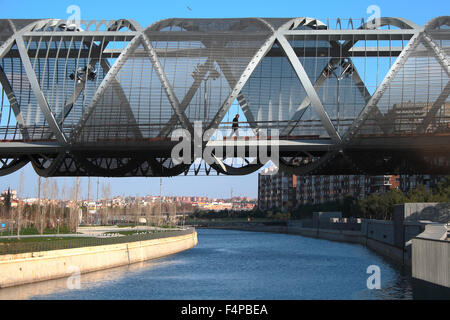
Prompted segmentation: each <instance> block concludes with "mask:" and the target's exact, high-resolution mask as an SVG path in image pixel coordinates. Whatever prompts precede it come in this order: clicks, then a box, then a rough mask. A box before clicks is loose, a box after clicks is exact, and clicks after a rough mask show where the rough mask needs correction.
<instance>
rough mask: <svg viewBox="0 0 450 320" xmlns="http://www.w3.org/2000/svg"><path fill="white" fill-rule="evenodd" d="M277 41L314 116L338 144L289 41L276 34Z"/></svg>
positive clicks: (335, 135)
mask: <svg viewBox="0 0 450 320" xmlns="http://www.w3.org/2000/svg"><path fill="white" fill-rule="evenodd" d="M277 41H278V43H279V44H280V47H281V48H282V49H283V51H284V52H285V53H286V56H287V58H288V59H289V62H290V63H291V65H292V67H293V68H294V71H295V72H296V74H297V77H298V79H299V80H300V83H301V84H302V86H303V88H304V89H305V91H306V94H307V95H308V97H309V100H310V101H311V105H312V107H313V108H314V110H315V111H316V114H317V116H318V117H319V119H320V121H321V122H322V125H323V126H324V127H325V130H326V131H327V132H328V134H329V136H330V138H331V139H332V140H333V141H334V142H336V143H339V142H340V141H341V137H340V136H339V133H338V132H337V130H336V128H335V127H334V125H333V123H332V122H331V120H330V118H329V117H328V114H327V112H326V111H325V109H324V107H323V105H322V102H321V101H320V98H319V96H318V95H317V92H316V90H315V89H314V86H313V85H312V83H311V81H310V80H309V77H308V74H307V73H306V71H305V69H304V68H303V66H302V64H301V63H300V60H299V59H298V57H297V55H296V54H295V52H294V50H293V49H292V47H291V45H290V44H289V41H287V40H286V38H285V37H284V35H283V34H277Z"/></svg>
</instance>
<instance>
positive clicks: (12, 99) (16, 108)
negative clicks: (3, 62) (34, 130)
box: [0, 66, 30, 140]
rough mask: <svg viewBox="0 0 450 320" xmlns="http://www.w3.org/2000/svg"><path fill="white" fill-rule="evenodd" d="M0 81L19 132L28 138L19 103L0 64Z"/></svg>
mask: <svg viewBox="0 0 450 320" xmlns="http://www.w3.org/2000/svg"><path fill="white" fill-rule="evenodd" d="M0 83H1V85H2V87H3V90H5V93H6V97H7V98H8V101H9V104H10V105H11V108H12V110H13V112H14V116H15V117H16V121H17V123H18V125H19V128H20V132H21V133H22V136H23V138H24V139H25V140H27V139H29V138H30V136H29V134H28V130H27V128H26V126H25V121H24V119H23V115H22V111H21V110H20V105H19V103H18V102H17V98H16V95H15V94H14V91H13V88H12V86H11V83H10V82H9V80H8V78H7V77H6V74H5V71H4V70H3V68H2V67H1V66H0Z"/></svg>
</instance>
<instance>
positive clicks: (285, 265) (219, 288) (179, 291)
mask: <svg viewBox="0 0 450 320" xmlns="http://www.w3.org/2000/svg"><path fill="white" fill-rule="evenodd" d="M198 238H199V244H198V246H197V247H196V248H194V249H191V250H187V251H184V252H181V253H179V254H176V255H172V256H169V257H166V258H161V259H157V260H152V261H146V262H142V263H137V264H133V265H130V266H124V267H119V268H114V269H108V270H104V271H98V272H93V273H89V274H85V275H82V276H81V289H79V290H69V289H68V288H67V279H59V280H51V281H45V282H40V283H35V284H29V285H23V286H19V287H13V288H5V289H0V299H200V300H201V299H223V300H228V299H412V290H411V282H410V279H409V278H408V277H405V276H402V274H401V272H400V271H399V270H397V269H395V268H393V267H392V265H390V264H389V263H387V262H386V261H385V260H384V259H383V258H381V257H380V256H378V255H376V254H374V253H373V252H371V251H370V250H368V249H367V248H365V247H363V246H361V245H354V244H346V243H340V242H331V241H327V240H320V239H313V238H305V237H301V236H295V235H284V234H271V233H259V232H242V231H230V230H204V229H201V230H198ZM369 265H377V266H379V267H380V269H381V289H380V290H369V289H367V287H366V281H367V278H368V277H369V276H370V274H367V273H366V270H367V267H368V266H369Z"/></svg>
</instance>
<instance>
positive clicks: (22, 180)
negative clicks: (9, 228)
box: [17, 169, 25, 239]
mask: <svg viewBox="0 0 450 320" xmlns="http://www.w3.org/2000/svg"><path fill="white" fill-rule="evenodd" d="M24 182H25V177H24V175H23V169H22V170H21V171H20V181H19V190H18V192H17V200H18V206H17V239H20V224H21V221H20V218H21V215H22V205H21V203H20V200H21V199H22V198H23V186H24Z"/></svg>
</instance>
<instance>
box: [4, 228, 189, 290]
mask: <svg viewBox="0 0 450 320" xmlns="http://www.w3.org/2000/svg"><path fill="white" fill-rule="evenodd" d="M197 243H198V239H197V232H196V231H195V229H190V230H180V232H179V234H178V235H177V234H175V235H174V234H173V233H170V234H169V233H167V236H164V234H163V235H161V236H160V237H159V238H157V239H150V240H140V241H132V242H126V243H117V244H108V245H96V246H88V247H80V248H72V249H61V250H49V251H39V252H27V253H17V254H5V255H0V274H1V275H2V277H0V288H5V287H10V286H16V285H21V284H27V283H33V282H38V281H44V280H50V279H58V278H64V277H69V276H73V275H77V274H83V273H88V272H92V271H97V270H103V269H108V268H113V267H118V266H123V265H128V264H133V263H136V262H142V261H146V260H150V259H156V258H161V257H164V256H168V255H171V254H175V253H178V252H181V251H184V250H188V249H191V248H193V247H195V246H196V245H197Z"/></svg>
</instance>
